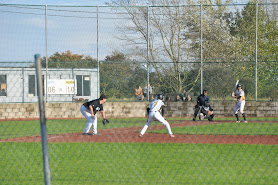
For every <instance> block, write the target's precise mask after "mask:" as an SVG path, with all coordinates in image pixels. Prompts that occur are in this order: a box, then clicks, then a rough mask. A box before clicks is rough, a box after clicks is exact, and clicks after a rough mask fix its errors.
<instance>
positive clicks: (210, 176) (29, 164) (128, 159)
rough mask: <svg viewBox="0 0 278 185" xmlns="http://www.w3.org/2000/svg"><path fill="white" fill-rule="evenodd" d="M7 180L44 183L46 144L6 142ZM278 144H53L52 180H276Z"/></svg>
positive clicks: (4, 180)
mask: <svg viewBox="0 0 278 185" xmlns="http://www.w3.org/2000/svg"><path fill="white" fill-rule="evenodd" d="M0 147H1V151H5V152H1V162H0V169H1V175H0V181H1V184H43V171H42V169H43V164H42V153H41V144H40V143H0ZM277 152H278V146H277V145H241V144H232V145H230V144H226V145H221V144H218V145H216V144H176V143H172V144H169V143H168V144H151V143H128V144H124V143H49V154H50V168H51V177H52V184H275V183H276V182H277V181H278V170H277V166H278V158H277Z"/></svg>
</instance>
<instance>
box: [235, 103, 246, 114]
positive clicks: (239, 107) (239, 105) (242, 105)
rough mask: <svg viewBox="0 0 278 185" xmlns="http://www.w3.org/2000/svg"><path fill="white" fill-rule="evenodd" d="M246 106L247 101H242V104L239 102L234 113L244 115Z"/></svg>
mask: <svg viewBox="0 0 278 185" xmlns="http://www.w3.org/2000/svg"><path fill="white" fill-rule="evenodd" d="M244 106H245V100H244V101H242V102H239V101H237V103H236V106H235V108H234V113H235V114H237V113H238V110H239V112H240V113H241V114H243V113H244V112H243V109H244Z"/></svg>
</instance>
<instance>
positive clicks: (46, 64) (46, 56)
mask: <svg viewBox="0 0 278 185" xmlns="http://www.w3.org/2000/svg"><path fill="white" fill-rule="evenodd" d="M47 50H48V48H47V5H45V89H46V91H45V102H47V72H48V52H47Z"/></svg>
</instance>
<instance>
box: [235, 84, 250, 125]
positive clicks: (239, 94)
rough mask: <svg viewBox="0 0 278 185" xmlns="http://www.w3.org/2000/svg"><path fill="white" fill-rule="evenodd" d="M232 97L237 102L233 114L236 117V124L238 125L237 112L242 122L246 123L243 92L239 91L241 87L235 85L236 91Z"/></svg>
mask: <svg viewBox="0 0 278 185" xmlns="http://www.w3.org/2000/svg"><path fill="white" fill-rule="evenodd" d="M233 97H234V98H235V99H236V100H237V103H236V106H235V107H234V114H235V116H236V119H237V120H236V122H237V123H239V122H240V121H239V117H238V111H239V112H240V113H241V114H242V116H243V119H244V122H245V123H247V121H246V116H245V113H244V112H243V110H244V106H245V94H244V91H243V90H242V89H241V85H240V84H238V85H237V90H236V91H235V93H234V94H233Z"/></svg>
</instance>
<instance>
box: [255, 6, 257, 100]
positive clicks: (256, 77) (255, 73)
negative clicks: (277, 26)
mask: <svg viewBox="0 0 278 185" xmlns="http://www.w3.org/2000/svg"><path fill="white" fill-rule="evenodd" d="M257 62H258V3H256V49H255V100H256V101H257V100H258V98H257V97H258V94H257V91H258V76H257V75H258V74H257V72H258V63H257Z"/></svg>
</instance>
